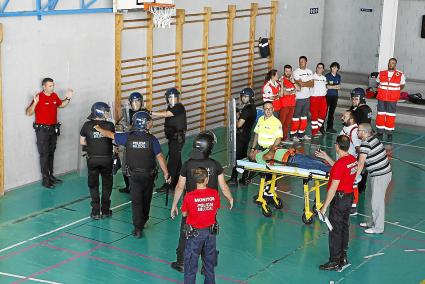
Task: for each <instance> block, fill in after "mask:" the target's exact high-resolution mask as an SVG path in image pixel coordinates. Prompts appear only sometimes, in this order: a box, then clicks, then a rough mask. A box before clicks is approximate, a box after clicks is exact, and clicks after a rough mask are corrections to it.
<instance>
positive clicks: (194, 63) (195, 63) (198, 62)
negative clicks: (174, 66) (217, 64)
mask: <svg viewBox="0 0 425 284" xmlns="http://www.w3.org/2000/svg"><path fill="white" fill-rule="evenodd" d="M202 63H203V61H197V62H192V63H186V64H182V67H187V66H193V65H200V64H202Z"/></svg>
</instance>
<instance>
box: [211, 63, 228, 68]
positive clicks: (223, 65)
mask: <svg viewBox="0 0 425 284" xmlns="http://www.w3.org/2000/svg"><path fill="white" fill-rule="evenodd" d="M226 66H227V63H226V64H221V65H209V66H208V69H214V68H220V67H226Z"/></svg>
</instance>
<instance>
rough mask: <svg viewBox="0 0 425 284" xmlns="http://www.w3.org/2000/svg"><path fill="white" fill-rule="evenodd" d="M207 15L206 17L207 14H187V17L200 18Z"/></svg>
mask: <svg viewBox="0 0 425 284" xmlns="http://www.w3.org/2000/svg"><path fill="white" fill-rule="evenodd" d="M205 15H206V14H205V13H194V14H186V17H199V16H205ZM186 23H187V22H186Z"/></svg>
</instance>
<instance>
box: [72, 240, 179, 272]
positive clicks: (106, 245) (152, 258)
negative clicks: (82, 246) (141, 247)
mask: <svg viewBox="0 0 425 284" xmlns="http://www.w3.org/2000/svg"><path fill="white" fill-rule="evenodd" d="M64 236H65V237H68V238H71V239H74V240H77V241H83V242H86V243H87V242H88V243H92V244H96V245H98V244H102V245H103V246H104V247H107V248H110V249H113V250H117V251H120V252H123V253H126V254H130V255H135V256H140V257H143V258H146V259H151V260H153V261H157V262H162V263H165V264H168V265H170V264H171V262H169V261H167V260H165V259H161V258H157V257H153V256H149V255H145V254H141V253H137V252H134V251H129V250H125V249H122V248H119V247H116V246H111V245H108V244H104V243H101V242H97V241H94V240H90V239H87V238H84V237H77V236H73V235H69V234H64Z"/></svg>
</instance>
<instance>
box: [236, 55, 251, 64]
mask: <svg viewBox="0 0 425 284" xmlns="http://www.w3.org/2000/svg"><path fill="white" fill-rule="evenodd" d="M249 55H250V53H244V54H238V55H233V58H239V57H244V56H249ZM234 62H235V61H233V63H234Z"/></svg>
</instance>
